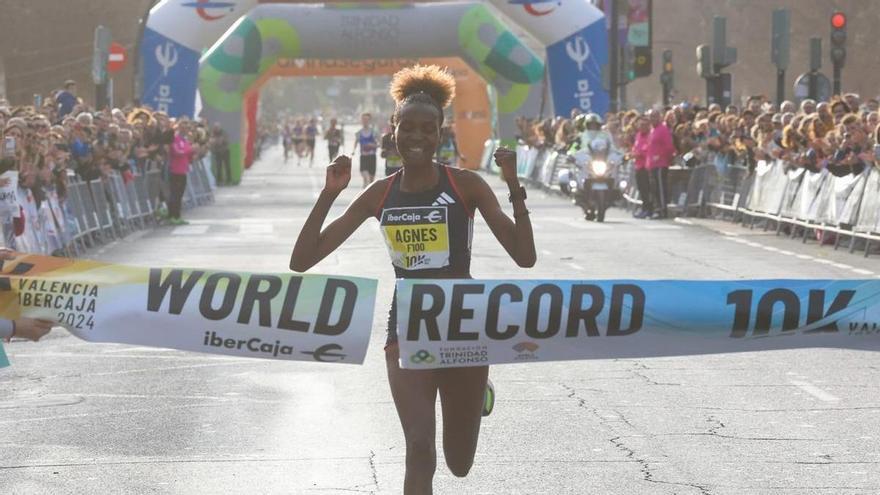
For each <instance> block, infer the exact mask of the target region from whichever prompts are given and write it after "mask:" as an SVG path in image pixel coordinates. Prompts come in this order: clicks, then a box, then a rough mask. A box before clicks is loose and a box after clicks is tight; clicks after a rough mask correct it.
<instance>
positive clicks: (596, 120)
mask: <svg viewBox="0 0 880 495" xmlns="http://www.w3.org/2000/svg"><path fill="white" fill-rule="evenodd" d="M584 127H585V128H586V129H590V130H599V129H601V128H602V117H599V115H597V114H595V113H588V114H587V115H585V116H584Z"/></svg>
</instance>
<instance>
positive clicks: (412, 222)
mask: <svg viewBox="0 0 880 495" xmlns="http://www.w3.org/2000/svg"><path fill="white" fill-rule="evenodd" d="M448 218H449V216H448V212H447V210H446V207H445V206H424V207H422V206H410V207H402V208H388V209H385V210H383V211H382V220H381V222H382V232H383V234H384V235H385V243H386V244H387V245H388V251H389V252H390V254H391V262H392V263H393V264H394V266H396V267H398V268H403V269H404V270H428V269H436V268H445V267H447V266H449V223H448Z"/></svg>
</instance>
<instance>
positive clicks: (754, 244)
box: [721, 232, 880, 278]
mask: <svg viewBox="0 0 880 495" xmlns="http://www.w3.org/2000/svg"><path fill="white" fill-rule="evenodd" d="M721 233H722V234H725V236H724V237H722V239H725V240H728V241H733V242H738V243H740V244H745V245H747V246H751V247H755V248H760V249H763V250H765V251H770V252H771V253H779V254H782V255H785V256H793V257H795V258H798V259H802V260H808V261H814V262H816V263H819V264H822V265H831V266H833V267H835V268H840V269H841V270H850V271H852V272H854V273H858V274H859V275H874V272H872V271H871V270H865V269H862V268H856V267H854V266H852V265H847V264H846V263H837V262H836V261H833V260H827V259H821V258H814V257H812V256H810V255H807V254H797V253H793V252H791V251H787V250H785V249H779V248H776V247H773V246H765V245H763V244H760V243H757V242H752V241H747V240H745V239H740V238H737V237H731V236H729V235H728V233H727V232H721ZM877 278H880V276H878V277H877Z"/></svg>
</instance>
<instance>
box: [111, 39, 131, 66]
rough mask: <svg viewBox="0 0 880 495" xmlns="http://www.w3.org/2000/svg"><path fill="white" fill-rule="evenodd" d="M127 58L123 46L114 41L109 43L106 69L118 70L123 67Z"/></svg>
mask: <svg viewBox="0 0 880 495" xmlns="http://www.w3.org/2000/svg"><path fill="white" fill-rule="evenodd" d="M127 59H128V57H127V56H126V53H125V47H124V46H122V45H120V44H119V43H116V42H115V41H114V42H113V43H110V54H109V55H108V56H107V71H109V72H119V71H120V70H122V68H123V67H125V61H126V60H127Z"/></svg>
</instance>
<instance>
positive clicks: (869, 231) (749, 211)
mask: <svg viewBox="0 0 880 495" xmlns="http://www.w3.org/2000/svg"><path fill="white" fill-rule="evenodd" d="M497 146H498V143H497V141H491V140H490V141H487V143H486V151H485V153H484V155H483V161H482V166H483V168H484V169H486V170H489V171H492V172H496V173H497V170H496V167H495V165H494V163H493V160H492V153H493V151H494V150H495V148H496V147H497ZM517 154H518V157H519V159H520V163H519V164H518V169H517V174H518V175H519V176H520V178H521V179H523V180H525V181H527V182H529V183H531V184H532V185H533V186H537V187H540V188H542V189H544V190H547V191H559V189H560V188H559V184H558V177H559V171H560V170H562V169H564V168H565V167H566V166H567V165H566V158H567V157H566V155H565V153H564V152H559V151H555V150H552V149H537V150H533V149H529V148H528V147H526V146H520V147H518V149H517ZM619 180H620V181H621V183H622V184H625V187H624V188H623V191H622V195H623V199H624V200H625V201H626V203H627V205H628V206H630V207H635V206H638V205H641V203H642V201H641V198H640V197H639V192H638V187H637V184H636V180H635V170H634V166H633V164H632V163H626V164H624V165H623V166H622V167H621V170H620V176H619ZM668 188H669V194H668V198H669V204H668V209H669V210H670V212H671V213H673V214H675V215H681V216H698V217H707V216H711V217H716V218H721V219H725V220H730V221H734V222H742V223H743V225H746V226H748V227H749V228H756V227H763V228H764V229H765V230H769V229H771V228H775V230H776V233H777V235H783V234H787V235H789V236H790V237H792V238H796V237H798V238H800V240H801V242H807V240H809V239H810V238H811V234H814V233H816V232H819V233H820V236H819V237H821V238H822V239H823V243H824V242H825V240H827V239H833V244H834V249H838V248H839V247H840V245H841V244H842V243H843V242H844V241H846V240H848V241H849V246H848V247H849V251H850V252H853V251H854V250H855V249H856V248H857V247H859V246H860V245H861V248H862V249H863V250H864V254H865V256H868V254H870V250H871V246H872V245H873V244H874V243H877V242H880V169H876V168H872V167H868V168H866V169H865V170H864V171H863V172H862V173H860V174H849V175H846V176H842V177H838V176H835V175H833V174H831V173H829V172H828V171H827V170H823V171H821V172H811V171H807V170H805V169H803V168H800V167H797V166H793V165H791V164H788V163H786V162H784V161H782V160H776V161H760V162H758V163H757V165H756V166H755V168H754V170H752V171H750V169H749V167H747V166H744V165H741V164H728V165H726V166H724V167H723V168H722V170H721V171H720V172H719V168H718V167H716V166H715V165H711V164H706V165H700V166H697V167H693V168H688V167H683V166H673V167H670V169H669V176H668ZM829 243H830V242H829Z"/></svg>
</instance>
